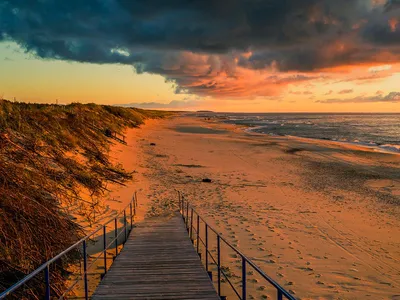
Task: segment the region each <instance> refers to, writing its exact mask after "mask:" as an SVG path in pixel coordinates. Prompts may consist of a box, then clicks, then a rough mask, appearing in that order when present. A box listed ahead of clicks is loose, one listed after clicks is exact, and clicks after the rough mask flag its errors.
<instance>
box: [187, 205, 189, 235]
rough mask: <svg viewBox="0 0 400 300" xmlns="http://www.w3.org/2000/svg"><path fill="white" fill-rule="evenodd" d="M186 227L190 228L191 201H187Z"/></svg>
mask: <svg viewBox="0 0 400 300" xmlns="http://www.w3.org/2000/svg"><path fill="white" fill-rule="evenodd" d="M186 229H187V230H189V201H186Z"/></svg>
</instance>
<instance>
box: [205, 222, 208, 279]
mask: <svg viewBox="0 0 400 300" xmlns="http://www.w3.org/2000/svg"><path fill="white" fill-rule="evenodd" d="M204 225H205V227H206V228H205V234H206V271H207V272H208V225H207V223H205V222H204Z"/></svg>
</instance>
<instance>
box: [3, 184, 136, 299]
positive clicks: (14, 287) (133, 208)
mask: <svg viewBox="0 0 400 300" xmlns="http://www.w3.org/2000/svg"><path fill="white" fill-rule="evenodd" d="M128 208H129V210H130V211H129V213H130V226H129V228H128V227H127V215H126V210H127V209H128ZM136 209H137V194H136V192H135V194H134V195H133V197H132V200H131V201H130V202H129V204H128V205H127V206H125V207H124V209H123V210H121V211H120V212H119V213H118V214H117V215H115V216H114V218H113V219H111V220H109V221H107V222H106V223H104V224H103V225H99V227H98V228H97V229H95V230H93V231H92V232H90V233H89V234H88V235H86V236H85V237H83V238H81V239H80V240H79V241H77V242H76V243H75V244H73V245H71V246H70V247H68V248H67V249H65V250H64V251H62V252H61V253H59V254H57V255H56V256H54V257H53V258H52V259H50V260H48V261H46V262H45V263H44V264H42V265H41V266H40V267H38V268H37V269H36V270H34V271H33V272H31V273H30V274H29V275H27V276H25V277H24V278H23V279H21V280H20V281H18V282H17V283H15V284H14V285H12V286H11V287H9V288H8V289H6V290H5V291H3V292H1V293H0V299H4V298H5V297H7V296H9V295H12V294H13V293H14V292H16V290H17V289H18V288H19V287H21V286H22V285H24V284H26V283H27V282H28V281H29V280H31V279H33V278H34V277H36V276H37V275H38V274H40V273H41V272H43V271H44V277H45V285H46V290H45V295H44V296H45V297H44V299H46V300H47V299H50V293H51V282H50V265H51V264H52V263H55V262H56V261H58V260H59V259H60V258H61V257H63V256H64V255H66V254H68V253H69V252H70V251H72V250H74V249H76V248H78V246H80V245H82V251H83V266H84V271H83V274H81V276H79V278H78V279H77V280H76V281H74V283H73V284H72V285H71V286H70V287H69V288H68V289H67V290H66V291H65V292H64V293H63V295H62V296H61V297H60V298H59V299H63V298H64V296H65V295H66V294H67V293H68V292H70V291H71V290H72V289H73V287H74V286H75V285H76V284H77V283H78V282H79V281H80V280H81V279H82V275H83V280H84V293H85V299H86V300H87V299H89V288H88V278H87V275H88V272H87V271H88V269H90V267H91V266H93V264H94V262H95V261H97V259H98V258H100V256H102V255H103V256H104V274H105V273H107V252H106V251H107V250H108V248H109V247H110V246H111V245H112V244H113V243H115V249H116V252H115V256H118V254H119V253H118V246H119V244H118V237H119V236H120V235H121V234H122V233H124V234H125V239H124V241H123V243H122V244H125V242H126V240H127V238H128V235H129V233H130V231H131V230H132V228H133V222H134V216H135V215H136ZM122 214H123V215H124V226H123V231H122V230H121V231H120V232H119V233H118V227H117V225H118V222H117V218H118V217H119V216H121V215H122ZM113 221H114V227H115V228H114V231H115V235H114V239H113V240H112V241H111V243H109V244H108V245H107V242H106V233H107V225H108V224H110V223H111V222H113ZM101 229H103V240H104V242H103V250H102V252H101V253H100V254H99V255H98V256H97V257H96V259H95V260H94V261H93V262H92V264H91V265H90V266H89V267H88V266H87V251H86V250H87V242H88V241H89V240H90V238H91V237H92V236H93V235H95V234H96V233H98V232H99V231H100V230H101ZM127 230H129V232H128V231H127Z"/></svg>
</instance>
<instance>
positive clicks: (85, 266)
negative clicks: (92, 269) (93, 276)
mask: <svg viewBox="0 0 400 300" xmlns="http://www.w3.org/2000/svg"><path fill="white" fill-rule="evenodd" d="M82 247H83V280H84V285H85V300H88V299H89V291H88V278H87V253H86V240H84V241H83V244H82Z"/></svg>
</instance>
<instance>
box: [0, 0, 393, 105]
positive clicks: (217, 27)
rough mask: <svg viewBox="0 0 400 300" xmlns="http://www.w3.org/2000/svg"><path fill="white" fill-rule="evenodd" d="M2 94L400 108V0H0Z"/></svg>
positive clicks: (115, 101)
mask: <svg viewBox="0 0 400 300" xmlns="http://www.w3.org/2000/svg"><path fill="white" fill-rule="evenodd" d="M0 97H2V98H4V99H9V100H14V99H15V100H16V101H24V102H39V103H56V102H57V103H70V102H82V103H89V102H95V103H99V104H111V105H124V106H136V107H142V108H160V109H173V110H204V109H207V110H214V111H232V112H240V111H242V112H400V0H390V1H389V0H301V1H300V0H229V1H227V0H191V1H188V0H170V1H165V0H87V1H80V0H69V1H62V0H2V1H1V2H0Z"/></svg>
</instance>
